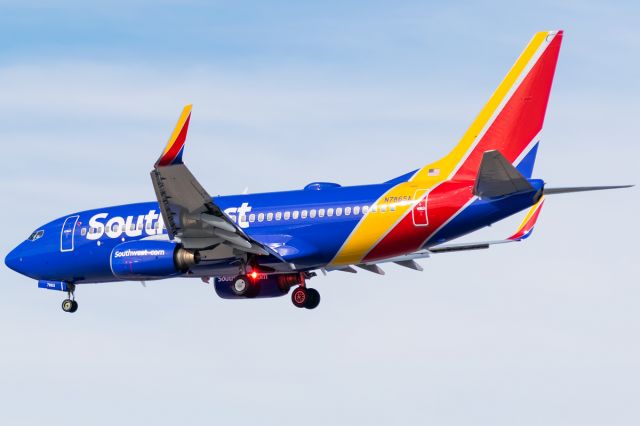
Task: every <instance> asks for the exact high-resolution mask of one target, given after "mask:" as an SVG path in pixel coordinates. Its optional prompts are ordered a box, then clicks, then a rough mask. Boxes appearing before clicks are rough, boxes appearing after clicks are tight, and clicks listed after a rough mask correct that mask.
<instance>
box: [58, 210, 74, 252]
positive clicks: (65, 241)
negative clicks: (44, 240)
mask: <svg viewBox="0 0 640 426" xmlns="http://www.w3.org/2000/svg"><path fill="white" fill-rule="evenodd" d="M77 222H78V215H75V216H69V217H68V218H66V219H65V221H64V224H63V225H62V231H61V232H60V251H73V238H74V236H75V233H76V223H77Z"/></svg>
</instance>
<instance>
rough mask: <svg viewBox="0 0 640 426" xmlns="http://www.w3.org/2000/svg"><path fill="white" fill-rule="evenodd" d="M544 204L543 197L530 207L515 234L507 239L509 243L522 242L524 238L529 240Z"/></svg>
mask: <svg viewBox="0 0 640 426" xmlns="http://www.w3.org/2000/svg"><path fill="white" fill-rule="evenodd" d="M543 204H544V196H542V197H541V198H540V200H538V202H537V203H535V204H534V205H533V207H531V209H530V210H529V212H528V213H527V215H526V216H525V218H524V220H523V221H522V223H521V224H520V227H519V228H518V230H517V231H516V233H515V234H513V235H512V236H510V237H509V238H508V239H509V240H511V241H522V240H524V239H526V238H529V236H530V235H531V232H532V231H533V227H534V226H535V225H536V221H537V220H538V216H539V215H540V210H542V205H543Z"/></svg>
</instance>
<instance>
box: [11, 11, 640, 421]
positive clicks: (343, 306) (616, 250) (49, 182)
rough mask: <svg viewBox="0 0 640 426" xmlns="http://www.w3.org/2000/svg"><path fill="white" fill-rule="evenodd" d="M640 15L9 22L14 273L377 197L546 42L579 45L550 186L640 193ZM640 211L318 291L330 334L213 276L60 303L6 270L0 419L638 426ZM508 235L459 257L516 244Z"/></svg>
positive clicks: (26, 15)
mask: <svg viewBox="0 0 640 426" xmlns="http://www.w3.org/2000/svg"><path fill="white" fill-rule="evenodd" d="M639 18H640V6H638V5H637V3H636V2H595V1H568V2H558V1H541V2H537V3H535V4H534V3H532V2H514V1H508V2H507V1H505V2H483V4H479V3H477V2H459V1H452V2H442V3H434V2H428V1H398V2H381V1H380V2H379V1H367V2H364V1H363V2H358V1H348V0H343V1H332V0H328V1H323V2H293V1H269V2H265V1H245V2H224V1H210V2H206V1H186V2H184V1H183V2H175V1H156V2H144V1H136V0H133V1H127V2H125V1H112V2H101V1H96V2H80V1H58V2H55V3H52V2H47V1H31V0H25V1H21V2H15V1H11V2H9V1H0V116H1V117H2V119H1V122H2V126H0V144H1V146H2V148H3V154H4V158H5V161H4V164H3V167H2V168H0V197H1V198H2V200H4V202H3V208H2V209H1V210H0V220H1V223H3V224H5V227H4V237H3V238H2V240H1V241H0V253H2V255H3V257H4V254H6V253H7V252H8V251H9V250H10V249H11V248H13V247H14V246H15V245H17V244H18V243H19V242H21V241H22V240H24V239H25V238H26V237H27V236H28V235H29V234H30V233H31V232H32V231H33V230H34V229H36V228H37V227H38V226H39V225H41V224H43V223H45V222H48V221H50V220H52V219H54V218H57V217H61V216H66V215H68V214H70V213H72V212H76V211H81V210H85V209H90V208H97V207H101V206H108V205H115V204H124V203H130V202H137V201H147V200H153V199H154V194H153V189H152V186H151V182H150V181H149V175H148V173H149V171H150V170H151V167H152V165H153V162H154V161H155V160H156V158H157V155H158V154H159V152H160V151H161V149H162V148H163V146H164V144H165V143H166V140H167V138H168V136H169V134H170V132H171V130H172V128H173V125H174V124H175V121H176V120H177V117H178V116H179V114H180V111H181V109H182V107H183V106H184V105H185V104H187V103H193V104H194V109H193V115H192V120H191V126H190V134H189V140H188V145H187V148H186V151H185V155H184V159H185V162H186V163H187V164H188V165H189V167H190V169H191V170H192V172H193V173H194V175H195V176H197V177H198V179H199V181H200V182H201V183H202V184H203V185H204V186H205V187H206V188H207V190H208V191H209V192H210V193H211V194H234V193H240V192H242V191H243V190H244V189H245V188H249V191H250V192H264V191H274V190H283V189H295V188H302V187H303V186H304V185H305V184H306V183H308V182H312V181H318V180H321V181H335V182H339V183H341V184H343V185H351V184H363V183H373V182H382V181H385V180H388V179H390V178H393V177H396V176H398V175H401V174H403V173H405V172H408V171H410V170H413V169H415V168H418V167H421V166H423V165H425V164H427V163H429V162H431V161H433V160H436V159H437V158H439V157H440V156H442V155H443V154H445V153H446V152H448V150H449V149H451V147H452V146H454V145H455V143H456V142H457V140H458V139H459V138H460V136H461V135H462V134H463V132H464V130H465V129H466V127H467V126H468V125H469V124H470V123H471V121H472V119H473V118H474V116H475V114H476V113H477V112H478V111H479V110H480V108H481V107H482V105H483V104H484V102H485V101H486V100H487V99H488V97H489V95H490V94H491V92H492V91H493V89H494V88H495V87H496V86H497V84H498V83H499V81H500V79H501V78H502V77H503V76H504V74H505V73H506V71H507V70H508V68H509V67H510V66H511V65H512V63H513V62H514V61H515V59H516V58H517V56H518V54H519V53H520V51H521V50H522V49H523V48H524V46H525V45H526V43H527V42H528V40H529V39H530V38H531V36H532V35H533V33H534V32H536V31H541V30H550V29H564V30H565V37H564V41H563V46H562V51H561V53H560V59H559V64H558V69H557V73H556V78H555V82H554V88H553V91H552V95H551V99H550V104H549V108H548V111H547V120H546V123H545V130H544V133H543V139H542V143H541V146H540V150H539V152H538V161H537V163H536V168H535V170H534V176H535V177H540V178H543V179H545V180H546V181H547V182H548V184H549V185H550V186H568V185H598V184H602V185H607V184H627V183H631V184H633V183H635V184H637V183H640V179H639V176H638V169H637V159H638V155H639V154H640V152H639V149H638V141H637V138H638V136H637V135H638V131H637V125H638V120H637V116H638V113H640V102H639V101H638V99H639V97H640V96H639V95H640V87H639V83H638V78H637V76H638V68H639V66H640V54H639V53H640V28H639V27H638V25H637V22H638V19H639ZM639 213H640V200H639V197H638V189H637V188H632V189H630V190H625V191H611V192H601V193H591V194H574V195H563V196H561V195H557V196H554V197H549V199H548V200H547V202H546V203H545V208H544V211H543V212H542V214H541V217H540V219H539V222H538V226H537V227H536V230H535V232H534V235H533V236H532V238H530V239H528V240H527V241H526V243H521V244H517V245H516V244H513V245H505V246H498V247H493V248H491V249H490V250H486V251H478V252H469V253H458V254H452V253H450V254H441V255H438V256H433V257H432V258H430V259H427V260H423V261H421V264H422V265H423V267H424V271H423V272H420V273H419V272H416V271H411V270H407V269H403V268H401V267H399V266H395V265H391V266H385V267H384V269H385V270H386V272H387V274H386V275H385V276H383V277H381V276H377V275H374V274H371V273H367V272H366V271H362V272H360V273H359V274H357V275H352V274H344V273H340V272H333V273H330V274H329V275H328V276H327V277H318V278H315V279H314V280H313V281H312V282H311V284H312V286H313V287H315V288H317V289H318V290H319V291H320V293H321V295H322V302H321V304H320V306H319V307H318V309H316V310H314V311H308V310H298V309H295V308H294V307H293V306H292V305H291V302H290V301H289V300H288V299H287V298H280V299H273V300H247V301H227V300H222V299H219V298H217V296H216V295H215V292H214V291H213V289H212V288H211V287H210V286H208V285H205V284H203V283H202V282H200V281H199V280H188V279H173V280H166V281H161V282H154V283H148V285H147V287H146V288H144V287H142V286H141V285H140V284H139V283H117V284H100V285H91V286H85V287H81V288H79V289H78V291H77V292H76V295H77V299H78V301H79V305H80V307H79V310H78V312H77V313H75V314H73V315H68V314H65V313H63V312H62V311H61V309H60V303H61V301H62V299H63V294H61V293H57V292H52V291H45V290H40V289H38V288H37V286H36V283H35V282H34V281H32V280H30V279H28V278H26V277H23V276H20V275H18V274H16V273H14V272H13V271H11V270H9V269H7V268H6V267H5V266H4V264H3V265H2V266H1V267H0V276H1V277H2V288H3V294H2V298H1V299H0V337H2V345H1V346H0V401H3V403H2V404H1V407H2V408H1V409H0V423H1V424H12V425H22V424H24V425H35V424H37V425H41V424H47V425H58V424H60V425H62V424H64V425H70V424H71V425H74V424H91V425H113V424H141V423H142V424H160V425H162V424H176V423H179V424H203V423H205V422H207V423H214V422H218V423H219V422H224V423H225V424H232V425H249V424H263V425H294V424H295V425H300V424H307V425H326V424H339V425H340V424H344V425H351V424H371V425H391V424H406V425H414V424H415V425H417V424H420V425H422V424H437V425H469V424H474V425H492V426H497V425H509V426H512V425H514V424H517V425H567V424H580V425H602V424H608V425H636V424H638V423H639V422H640V406H639V405H638V404H637V395H638V393H639V392H640V368H639V367H640V365H639V361H638V360H639V359H640V342H639V341H638V338H637V336H638V335H639V333H640V310H638V302H637V301H638V299H640V288H639V285H638V284H639V279H638V262H637V259H636V258H637V256H636V253H637V247H636V246H637V241H638V237H639V235H638V229H637V227H636V226H635V223H636V221H637V217H638V214H639ZM520 219H521V217H513V218H509V219H508V220H506V221H504V222H503V223H500V224H497V225H495V226H493V227H491V228H490V229H486V230H482V231H479V232H477V233H476V234H474V235H471V236H467V237H465V240H467V241H474V240H475V241H478V240H486V239H496V238H502V237H504V236H507V235H510V233H511V232H512V231H513V229H515V227H516V226H517V225H518V223H519V220H520Z"/></svg>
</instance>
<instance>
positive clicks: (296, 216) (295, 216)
mask: <svg viewBox="0 0 640 426" xmlns="http://www.w3.org/2000/svg"><path fill="white" fill-rule="evenodd" d="M299 214H300V213H298V210H294V211H293V218H294V219H297V218H298V215H299Z"/></svg>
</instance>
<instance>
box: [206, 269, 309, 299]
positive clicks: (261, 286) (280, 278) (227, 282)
mask: <svg viewBox="0 0 640 426" xmlns="http://www.w3.org/2000/svg"><path fill="white" fill-rule="evenodd" d="M235 278H236V277H234V276H224V277H215V278H214V279H213V285H214V288H215V289H216V293H217V294H218V296H220V297H221V298H223V299H246V298H247V297H245V296H238V295H237V294H236V293H235V292H234V291H233V288H232V287H233V281H234V280H235ZM249 279H250V280H251V281H252V284H253V285H256V286H258V292H257V293H256V294H255V295H253V294H252V296H251V298H252V299H260V298H268V297H280V296H284V295H286V294H287V293H289V289H290V288H291V287H292V286H294V285H297V284H300V283H301V278H300V274H275V275H266V274H259V275H258V276H257V277H256V278H249Z"/></svg>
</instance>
